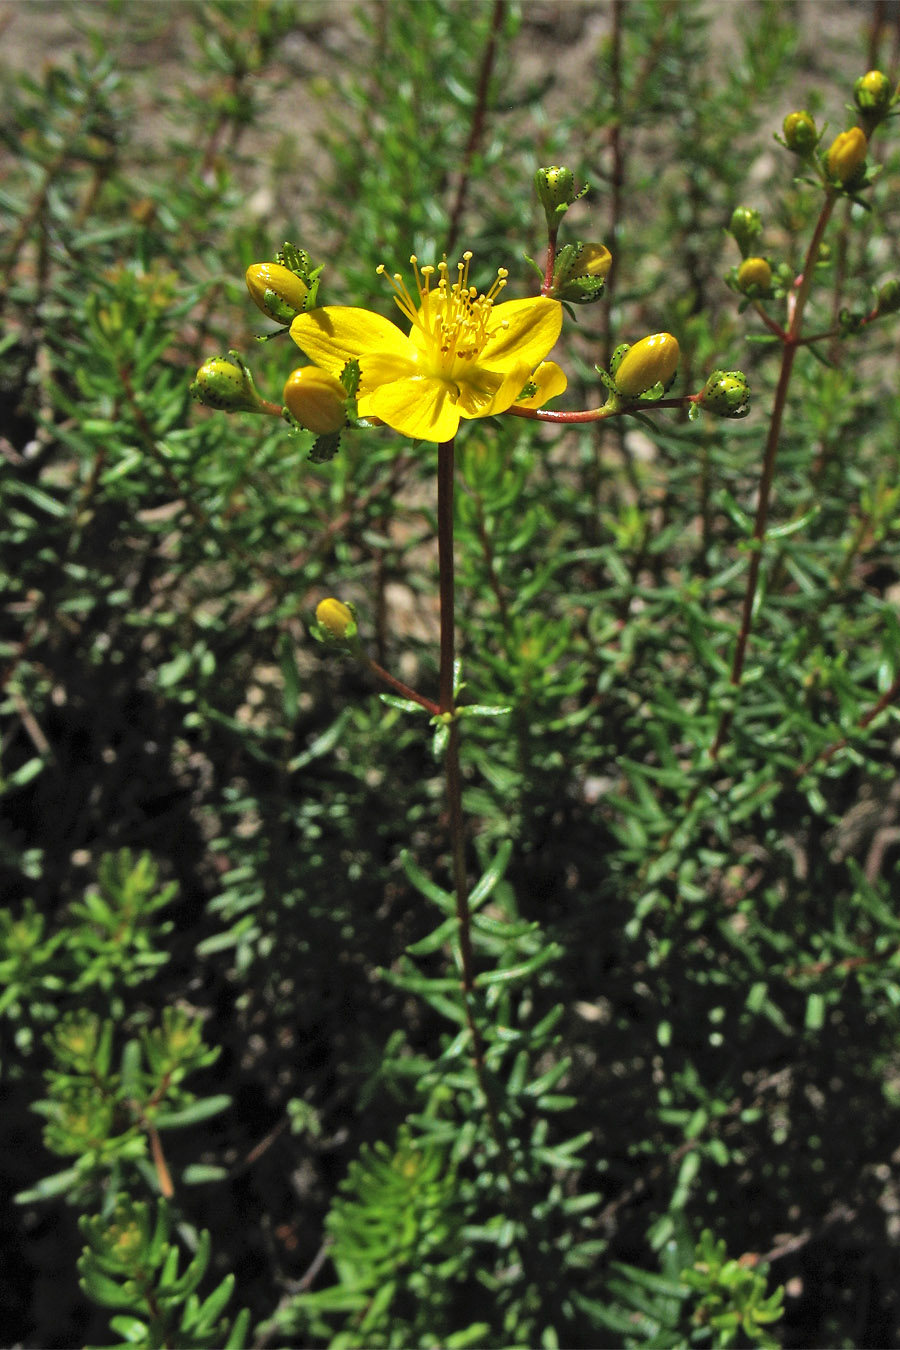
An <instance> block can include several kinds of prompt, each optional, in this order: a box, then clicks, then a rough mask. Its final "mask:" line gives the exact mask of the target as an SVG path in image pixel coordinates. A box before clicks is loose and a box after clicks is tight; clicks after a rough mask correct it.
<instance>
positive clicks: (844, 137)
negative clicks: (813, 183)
mask: <svg viewBox="0 0 900 1350" xmlns="http://www.w3.org/2000/svg"><path fill="white" fill-rule="evenodd" d="M868 148H869V143H868V141H867V140H866V133H865V132H864V131H863V129H862V127H851V128H850V130H849V131H842V132H841V134H840V135H839V136H835V138H834V140H833V141H832V143H831V146H830V148H829V151H828V154H827V155H826V156H825V167H826V169H827V170H828V175H829V177H830V178H832V179H834V180H835V182H837V183H839V184H840V185H841V187H844V188H850V189H851V190H852V189H853V188H854V187H856V186H857V185H858V184H859V183H860V182H861V181H862V179H863V176H864V175H865V171H866V152H867V150H868Z"/></svg>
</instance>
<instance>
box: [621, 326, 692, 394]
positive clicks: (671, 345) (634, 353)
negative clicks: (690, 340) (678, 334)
mask: <svg viewBox="0 0 900 1350" xmlns="http://www.w3.org/2000/svg"><path fill="white" fill-rule="evenodd" d="M679 355H680V352H679V348H678V339H677V338H674V337H673V336H672V334H671V333H653V334H651V335H650V336H649V337H645V338H641V340H640V342H636V343H635V344H634V346H633V347H629V348H628V350H627V351H626V352H625V354H624V356H623V357H622V358H621V360H620V361H619V364H618V366H617V368H616V371H615V381H616V389H617V390H618V391H619V393H620V394H622V395H623V396H624V397H625V398H638V397H639V396H640V395H641V394H646V393H647V391H648V390H649V389H652V388H653V387H654V385H657V384H661V385H663V387H665V386H666V385H667V384H668V383H669V382H670V380H671V379H672V377H673V375H674V374H675V371H676V370H677V369H678V357H679Z"/></svg>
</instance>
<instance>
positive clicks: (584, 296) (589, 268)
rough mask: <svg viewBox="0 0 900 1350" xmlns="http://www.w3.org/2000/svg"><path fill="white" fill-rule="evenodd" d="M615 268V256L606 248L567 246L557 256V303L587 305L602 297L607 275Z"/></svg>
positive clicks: (579, 245) (555, 277)
mask: <svg viewBox="0 0 900 1350" xmlns="http://www.w3.org/2000/svg"><path fill="white" fill-rule="evenodd" d="M611 266H612V254H611V253H610V251H609V249H608V248H606V247H605V245H603V244H584V243H582V242H581V241H580V240H579V242H578V243H577V244H566V246H565V248H561V249H560V251H559V253H558V254H557V255H556V266H555V267H554V269H553V288H552V290H551V291H550V295H552V296H553V297H554V298H555V299H557V300H568V301H570V302H571V303H572V304H575V305H588V304H590V303H591V302H592V301H594V300H599V299H600V297H601V295H602V294H603V290H604V285H605V279H606V274H607V272H608V271H609V269H610V267H611Z"/></svg>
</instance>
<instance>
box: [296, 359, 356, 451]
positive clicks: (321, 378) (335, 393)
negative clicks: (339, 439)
mask: <svg viewBox="0 0 900 1350" xmlns="http://www.w3.org/2000/svg"><path fill="white" fill-rule="evenodd" d="M283 397H284V406H285V407H286V408H287V410H288V412H289V413H290V414H291V417H293V419H294V421H295V422H297V423H298V424H299V425H300V426H301V427H304V428H305V429H306V430H307V431H314V432H315V433H316V435H318V436H324V435H327V434H329V433H330V432H334V431H340V429H341V427H342V426H344V425H345V424H346V421H347V391H346V389H345V388H344V386H343V385H342V384H341V382H340V380H339V379H337V377H336V376H334V375H329V373H328V371H327V370H320V369H319V367H318V366H301V367H300V368H299V369H297V370H295V371H293V372H292V374H290V375H289V376H288V378H287V383H286V384H285V386H284V396H283Z"/></svg>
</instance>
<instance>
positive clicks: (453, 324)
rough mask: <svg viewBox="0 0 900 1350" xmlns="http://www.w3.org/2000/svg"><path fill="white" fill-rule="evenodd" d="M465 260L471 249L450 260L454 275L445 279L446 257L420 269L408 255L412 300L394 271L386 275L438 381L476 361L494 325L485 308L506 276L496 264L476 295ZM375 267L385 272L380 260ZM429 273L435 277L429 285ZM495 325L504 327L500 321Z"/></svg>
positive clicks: (447, 272)
mask: <svg viewBox="0 0 900 1350" xmlns="http://www.w3.org/2000/svg"><path fill="white" fill-rule="evenodd" d="M471 260H472V254H471V253H464V254H463V260H462V262H460V263H457V265H456V273H457V275H456V280H455V281H453V282H451V280H450V269H449V268H448V266H447V259H446V257H445V258H444V259H443V261H442V262H439V263H438V265H437V267H433V266H431V265H428V266H425V267H421V268H420V267H419V263H418V259H417V257H416V255H415V254H413V255H412V257H411V258H410V262H411V263H412V266H413V273H414V275H415V279H416V292H417V295H418V300H416V299H415V298H414V297H413V296H412V295H411V293H410V291H409V290H408V288H407V286H406V283H405V281H404V280H403V277H402V276H401V274H400V273H399V272H395V273H394V275H393V276H392V277H388V281H389V282H390V284H391V286H392V288H393V291H394V299H395V301H396V303H397V305H398V306H399V308H400V310H401V312H402V313H403V314H404V315H405V317H406V318H407V319H408V320H409V322H410V323H411V324H412V332H413V333H416V332H417V333H418V334H419V337H420V339H421V346H422V348H423V352H424V356H425V360H426V362H427V365H428V373H429V374H430V375H435V376H437V377H438V378H440V379H444V380H453V379H456V378H457V377H458V376H459V375H461V374H463V373H464V370H465V368H466V367H468V368H469V369H471V368H472V366H473V365H474V364H475V362H477V360H478V358H479V356H480V355H481V353H482V351H483V350H484V346H485V343H486V342H487V340H488V338H489V337H490V336H491V333H492V332H493V331H494V330H495V329H496V327H497V325H496V323H494V324H492V323H491V311H492V309H493V306H494V301H495V300H496V298H497V296H498V295H499V293H500V291H501V290H502V289H503V287H504V286H505V285H506V278H507V276H508V275H509V273H508V272H507V270H506V268H505V267H501V268H499V269H498V271H497V279H496V281H495V282H494V284H493V286H491V289H490V290H489V291H487V293H486V294H483V295H479V294H478V291H477V290H476V288H475V287H474V286H470V285H469V263H470V262H471ZM376 270H377V272H378V274H379V276H386V275H387V273H386V271H385V267H384V263H381V264H380V265H379V267H378V268H377V269H376ZM435 274H437V280H436V281H435V282H434V284H432V279H433V278H434V276H435ZM501 327H504V328H505V327H506V324H505V322H504V323H502V324H501ZM411 336H412V334H411Z"/></svg>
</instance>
